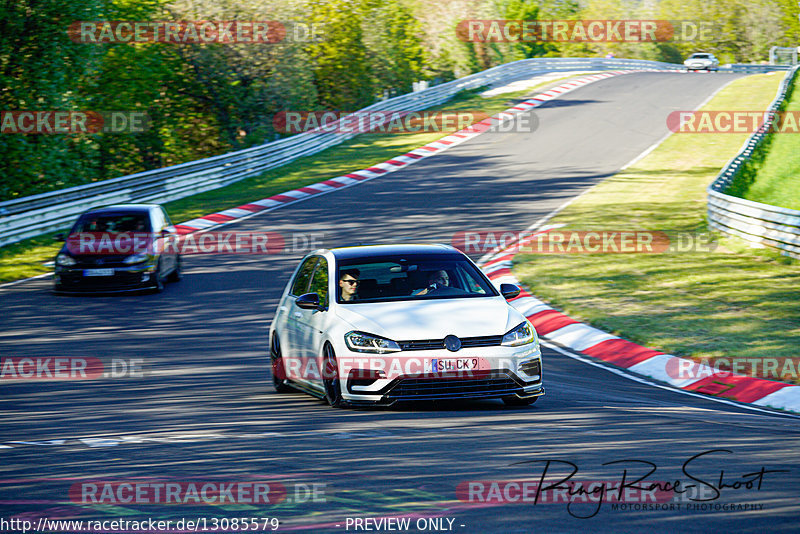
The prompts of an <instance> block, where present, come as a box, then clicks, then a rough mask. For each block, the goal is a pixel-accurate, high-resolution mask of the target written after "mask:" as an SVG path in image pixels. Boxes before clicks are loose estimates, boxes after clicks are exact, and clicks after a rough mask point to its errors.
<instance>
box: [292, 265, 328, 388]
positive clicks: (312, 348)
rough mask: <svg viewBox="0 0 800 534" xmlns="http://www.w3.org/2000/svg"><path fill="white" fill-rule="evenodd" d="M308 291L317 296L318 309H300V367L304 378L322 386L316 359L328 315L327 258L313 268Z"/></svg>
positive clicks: (318, 363)
mask: <svg viewBox="0 0 800 534" xmlns="http://www.w3.org/2000/svg"><path fill="white" fill-rule="evenodd" d="M308 292H309V293H316V294H317V295H318V296H319V303H320V308H322V309H319V310H301V312H302V313H301V316H300V319H299V322H300V323H301V324H300V325H299V329H298V332H300V337H301V339H302V340H301V344H302V349H301V351H300V352H301V356H300V359H301V362H300V363H301V366H302V367H301V368H302V370H303V375H304V378H305V379H306V380H307V381H308V382H309V383H310V384H312V385H316V386H319V387H322V378H323V377H322V374H323V372H324V369H323V367H322V365H321V362H320V361H319V359H318V357H317V356H318V355H319V354H320V352H321V351H322V346H321V344H322V338H323V334H324V332H325V322H326V320H327V319H328V316H329V315H330V314H329V313H328V311H327V308H328V260H326V259H325V258H319V262H318V263H317V265H316V268H315V269H314V274H313V276H312V278H311V284H310V285H309V288H308Z"/></svg>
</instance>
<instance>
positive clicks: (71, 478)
mask: <svg viewBox="0 0 800 534" xmlns="http://www.w3.org/2000/svg"><path fill="white" fill-rule="evenodd" d="M734 76H736V75H729V74H708V75H705V74H683V73H637V74H628V75H622V76H617V77H614V78H610V79H606V80H602V81H599V82H596V83H593V84H590V85H588V86H586V87H583V88H581V89H578V90H575V91H574V92H571V93H569V94H567V95H565V96H564V97H562V98H559V99H557V100H554V101H552V102H550V103H548V104H546V105H545V106H543V107H541V108H538V109H536V110H535V111H534V112H535V113H536V114H537V116H538V119H539V127H538V129H537V130H536V131H534V132H532V133H506V134H500V133H490V134H485V135H482V136H479V137H477V138H475V139H473V140H471V141H468V142H466V143H464V144H463V145H460V146H458V147H455V148H453V149H451V150H449V151H447V152H445V153H443V154H441V155H436V156H434V157H431V158H428V159H426V160H424V161H422V162H419V163H416V164H414V165H411V166H409V167H408V168H406V169H403V170H401V171H398V172H395V173H392V174H388V175H386V176H384V177H381V178H378V179H375V180H372V181H369V182H366V183H363V184H360V185H357V186H355V187H349V188H343V189H340V190H337V191H335V192H332V193H330V194H326V195H322V196H319V197H315V198H312V199H309V200H307V201H304V202H299V203H295V204H292V205H289V206H286V207H284V208H282V209H278V210H275V211H271V212H267V213H262V214H259V215H257V216H255V217H252V218H250V219H247V220H244V221H241V222H237V223H235V224H232V225H229V226H227V227H226V228H225V230H231V231H273V232H280V233H282V234H283V235H284V236H286V237H287V239H288V240H289V243H291V240H292V236H296V237H297V238H298V242H299V243H298V244H302V241H303V240H304V239H307V238H308V237H313V238H315V239H316V240H317V242H318V243H321V244H323V245H324V246H326V247H332V246H337V245H342V244H350V243H388V242H422V243H429V242H445V243H449V242H451V240H452V238H453V235H454V234H455V233H456V232H459V231H475V230H510V231H521V230H523V229H525V228H526V227H528V226H529V225H530V224H531V223H533V222H535V221H536V220H537V219H539V218H540V217H542V216H543V215H545V214H547V213H549V212H550V211H551V210H553V209H555V208H556V207H558V206H560V205H561V204H562V203H563V202H565V201H566V200H568V199H569V198H572V197H573V196H575V195H577V194H579V193H581V192H582V191H584V190H586V189H587V188H588V187H590V186H591V185H593V184H595V183H597V182H598V181H600V180H602V179H603V178H605V177H608V176H610V175H612V174H614V172H616V171H617V170H618V169H619V168H620V167H622V166H623V165H625V164H626V163H628V162H629V161H630V160H632V159H633V158H634V157H636V156H637V155H639V154H640V153H642V152H643V151H644V150H646V149H647V148H648V147H650V146H651V145H652V144H653V143H655V142H656V141H658V140H659V139H661V138H662V137H663V136H664V135H665V134H666V133H667V128H666V117H667V115H668V114H669V113H670V112H671V111H674V110H686V109H694V108H695V107H696V106H698V105H699V104H700V103H702V102H703V101H704V100H705V99H706V98H708V96H709V95H711V94H712V93H713V92H714V91H715V90H717V89H718V88H720V87H721V86H723V85H724V84H726V83H728V82H729V81H731V80H732V79H733V77H734ZM354 170H355V169H354ZM253 200H256V199H253ZM299 248H301V247H299ZM299 248H298V250H292V249H291V247H290V248H289V250H287V251H285V252H284V253H282V254H276V255H272V256H213V255H211V256H191V257H186V258H185V266H186V269H185V277H184V279H183V280H182V281H181V282H180V283H178V284H171V285H168V286H167V289H166V291H165V292H164V293H162V294H158V295H139V296H128V297H105V296H103V297H67V296H55V295H53V294H51V293H50V291H49V290H50V285H51V283H52V281H51V280H49V279H39V280H31V281H28V282H24V283H22V284H17V285H14V286H11V287H7V288H2V289H0V303H1V304H2V310H3V313H2V317H0V355H2V356H3V357H9V356H11V357H15V358H21V357H55V356H71V357H95V358H99V359H100V360H102V361H103V362H105V363H109V362H110V361H111V360H112V359H118V360H124V361H130V360H131V359H140V360H141V365H142V368H143V370H144V376H143V377H138V378H116V379H103V380H86V381H57V380H49V381H36V380H23V381H4V382H3V383H0V445H3V446H5V448H0V479H2V483H0V520H1V519H6V520H8V519H9V518H10V517H12V516H14V517H17V518H33V520H34V523H36V521H38V518H39V517H48V518H50V519H53V518H57V517H62V518H73V519H114V518H123V519H129V520H131V519H144V518H148V517H150V518H155V519H162V520H173V521H177V520H178V519H180V518H188V519H196V518H202V517H205V518H206V519H207V521H210V520H211V518H213V517H217V518H222V517H225V518H233V517H259V518H263V517H277V518H278V519H279V520H280V521H281V528H280V530H281V531H283V530H299V531H307V532H354V531H356V530H354V527H353V524H352V523H351V524H350V528H349V529H348V528H347V525H348V523H347V518H351V519H353V518H373V519H377V518H385V517H398V516H407V517H411V518H412V519H411V524H412V527H413V528H412V529H411V530H409V531H410V532H418V531H419V530H417V529H416V521H417V519H418V518H450V519H453V523H452V530H453V531H457V532H464V533H473V532H479V533H483V532H487V533H489V532H502V533H513V532H521V533H522V532H538V531H555V532H575V531H587V530H589V531H595V532H637V533H639V532H641V531H642V530H647V531H649V532H701V531H702V532H708V531H711V530H715V531H724V530H730V531H734V530H735V531H738V532H750V531H752V532H761V531H764V530H766V529H769V530H770V531H772V532H781V531H794V530H795V529H796V524H797V519H798V517H800V504H798V501H797V493H798V489H800V476H798V471H797V468H796V465H797V463H798V461H800V439H799V438H800V425H799V424H798V420H797V419H796V418H792V417H788V416H783V415H777V414H769V413H761V412H754V411H751V410H748V409H746V408H744V407H740V406H734V405H729V404H722V403H718V402H715V401H713V400H709V399H706V398H701V397H697V396H690V395H685V394H682V393H679V392H676V391H673V390H667V389H661V388H656V387H653V386H652V385H648V384H644V383H640V382H637V381H633V380H630V379H628V378H625V377H623V376H619V375H618V374H614V373H612V372H609V371H608V370H607V369H604V368H601V367H596V366H592V365H587V364H586V363H583V362H580V361H577V360H575V359H572V358H569V357H567V356H565V355H563V354H561V353H559V352H556V351H554V350H551V349H545V350H544V376H545V384H546V389H547V395H546V396H545V397H543V398H542V399H540V400H539V402H538V403H537V404H535V405H534V406H532V407H530V408H513V409H512V408H506V407H504V406H503V405H502V404H501V403H500V402H495V401H484V402H465V403H436V404H411V405H407V406H395V407H392V408H388V409H379V410H335V409H331V408H329V407H327V406H325V405H323V404H322V403H321V402H320V401H317V400H315V399H313V398H311V397H308V396H306V395H304V394H300V393H297V394H276V393H274V392H273V391H272V387H271V385H270V379H269V365H268V352H267V350H268V347H267V332H268V328H269V324H270V321H271V318H272V315H273V312H274V310H275V307H276V305H277V301H278V298H279V297H280V294H281V292H282V289H283V286H284V285H285V284H286V282H287V280H288V278H289V276H290V274H291V271H292V269H293V268H294V266H295V265H296V264H297V261H298V259H299V258H300V257H302V255H303V253H304V252H305V251H304V250H300V249H299ZM477 256H479V254H476V255H475V257H477ZM708 451H716V452H709V454H706V455H704V456H701V457H697V458H695V459H694V460H692V458H693V457H695V456H696V455H699V454H701V453H704V452H708ZM547 460H552V462H551V463H550V464H549V471H548V473H549V474H550V475H553V474H554V473H556V474H558V473H565V472H568V471H565V470H570V469H572V467H570V466H571V465H574V466H576V467H575V469H577V470H578V472H577V473H576V474H575V475H574V478H573V480H582V481H607V482H609V483H613V482H615V481H619V480H620V479H621V477H622V476H623V473H624V472H625V469H627V481H628V482H630V481H631V478H632V477H635V476H641V475H642V474H644V473H645V472H646V471H643V470H644V469H645V468H646V466H648V465H650V464H652V465H654V466H655V467H656V468H657V470H656V471H655V472H654V473H652V474H651V475H650V476H649V477H648V478H647V480H648V481H649V482H653V481H661V482H662V483H663V484H666V483H667V482H671V483H674V482H675V481H676V480H680V481H682V484H683V486H682V487H683V488H684V489H686V490H687V493H684V494H683V495H684V498H683V500H681V501H673V502H669V503H658V504H659V505H666V506H663V508H664V509H658V510H653V509H649V508H648V509H644V510H642V509H639V508H637V506H638V505H637V503H634V502H629V503H627V504H628V505H629V507H628V508H627V509H624V510H623V509H619V508H618V509H616V510H614V509H612V508H613V506H612V503H610V502H606V503H604V504H603V505H602V506H599V507H598V506H597V504H592V503H587V504H581V505H572V506H570V507H568V506H567V505H566V504H564V503H542V502H539V503H538V504H534V503H532V502H517V503H497V502H488V503H487V502H484V503H480V502H478V503H470V502H464V501H463V500H459V497H464V495H461V494H459V493H458V488H459V484H462V483H467V482H469V481H484V482H483V483H484V487H485V488H487V489H488V488H491V487H492V486H491V482H489V481H497V480H505V481H509V480H511V481H514V480H538V478H539V477H540V476H541V475H542V472H543V470H544V469H545V466H548V464H547V463H546V461H547ZM618 460H624V461H625V462H624V463H611V464H608V462H614V461H618ZM567 462H569V463H567ZM646 462H649V463H646ZM603 464H607V465H603ZM762 467H763V468H764V470H765V471H768V472H762V471H761V470H762ZM647 469H649V468H647ZM759 473H760V475H759ZM692 477H693V478H692ZM720 478H722V484H720ZM758 479H760V485H759V484H757V482H758V481H759V480H758ZM132 480H135V481H139V482H157V481H161V482H164V481H179V482H184V483H188V482H192V481H208V480H212V481H216V482H222V483H226V484H227V483H231V482H235V481H243V480H244V481H254V480H256V481H268V482H269V483H271V484H273V488H274V487H275V486H274V485H275V483H280V484H282V485H283V486H284V487H286V488H287V490H288V498H287V499H285V500H283V501H281V502H280V503H277V504H270V505H246V504H237V505H229V504H216V505H206V504H192V503H189V504H182V505H175V504H169V505H165V504H146V503H138V504H132V503H118V504H115V505H113V506H112V505H97V504H81V503H80V502H76V501H79V499H76V500H72V499H71V498H70V493H69V490H70V488H71V487H73V485H74V484H77V483H80V482H91V483H100V481H116V482H120V481H132ZM748 481H749V484H745V482H748ZM303 484H305V485H307V486H309V487H310V486H311V485H312V484H320V485H322V486H319V488H320V491H321V492H322V493H324V495H325V502H321V501H319V499H318V501H317V502H314V499H305V498H304V496H305V495H306V493H305V491H304V488H305V486H303ZM689 484H694V485H695V487H694V488H688V487H687V485H689ZM721 485H726V486H728V487H724V488H722V489H721V491H720V495H718V496H717V498H716V499H715V500H708V501H706V502H699V501H698V499H702V498H706V499H709V498H711V497H715V494H714V490H713V489H712V488H713V487H717V488H719V487H720V486H721ZM733 486H735V487H733ZM461 487H462V488H463V487H465V486H461ZM466 487H469V486H466ZM475 487H477V486H473V488H475ZM498 487H501V486H498ZM502 487H504V488H511V486H502ZM515 495H517V494H516V493H515V492H514V491H511V492H510V493H509V496H510V497H511V498H513V497H514V496H515ZM467 496H468V494H467ZM484 496H485V495H484ZM473 498H476V499H479V498H480V497H479V493H477V492H476V493H474V494H473ZM643 498H645V499H646V498H647V497H646V496H645V497H643ZM647 504H648V505H653V503H652V501H647ZM670 504H671V505H672V507H671V509H670V507H669V505H670ZM650 507H652V506H650ZM687 507H695V508H688V509H687ZM749 507H754V508H757V509H756V510H748V509H745V508H749ZM759 507H761V508H760V509H758V508H759ZM595 511H596V514H595V513H594V512H595ZM20 514H22V515H20ZM587 516H591V517H587ZM173 524H174V523H173ZM207 524H209V523H207ZM448 524H449V523H448V522H447V521H443V525H445V526H446V525H448ZM1 525H2V524H1V523H0V526H1ZM337 525H339V526H337ZM424 526H425V527H426V529H427V530H426V531H429V532H430V531H434V529H432V528H430V527H431V524H426V525H424ZM0 530H3V529H2V528H0ZM9 530H10V531H14V530H13V529H9ZM225 531H226V532H232V531H234V530H232V529H230V528H228V529H226V530H225ZM239 531H241V529H240V530H239ZM361 531H364V530H361ZM385 531H389V530H371V532H385Z"/></svg>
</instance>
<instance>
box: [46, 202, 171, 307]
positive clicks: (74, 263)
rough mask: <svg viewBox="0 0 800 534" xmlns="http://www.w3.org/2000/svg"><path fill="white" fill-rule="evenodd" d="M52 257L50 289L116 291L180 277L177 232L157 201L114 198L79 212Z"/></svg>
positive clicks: (151, 286)
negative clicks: (125, 201)
mask: <svg viewBox="0 0 800 534" xmlns="http://www.w3.org/2000/svg"><path fill="white" fill-rule="evenodd" d="M56 239H57V240H59V241H64V245H63V246H62V247H61V250H60V251H59V252H58V255H57V256H56V260H55V284H54V290H55V291H56V292H60V293H84V292H98V293H116V292H124V291H138V290H146V289H150V290H153V291H156V292H159V291H161V290H163V289H164V283H165V281H167V280H168V281H178V280H180V278H181V257H180V254H179V252H178V247H177V239H178V234H177V233H176V231H175V227H174V226H173V225H172V222H171V221H170V219H169V216H168V215H167V213H166V211H164V208H163V207H161V206H159V205H158V204H118V205H114V206H106V207H102V208H94V209H91V210H89V211H87V212H85V213H84V214H83V215H81V216H80V217H79V218H78V220H77V221H76V222H75V224H74V225H73V226H72V229H71V230H70V231H69V234H67V236H64V234H58V235H57V236H56Z"/></svg>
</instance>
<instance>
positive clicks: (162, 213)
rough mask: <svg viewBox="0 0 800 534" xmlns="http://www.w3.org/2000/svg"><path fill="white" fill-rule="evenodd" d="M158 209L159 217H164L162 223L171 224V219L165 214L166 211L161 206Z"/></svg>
mask: <svg viewBox="0 0 800 534" xmlns="http://www.w3.org/2000/svg"><path fill="white" fill-rule="evenodd" d="M158 209H159V211H160V212H161V217H162V218H163V219H164V223H165V224H166V225H167V226H172V221H171V220H170V218H169V215H167V211H166V210H165V209H164V208H163V207H159V208H158Z"/></svg>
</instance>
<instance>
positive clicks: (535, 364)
mask: <svg viewBox="0 0 800 534" xmlns="http://www.w3.org/2000/svg"><path fill="white" fill-rule="evenodd" d="M519 368H520V370H521V371H523V372H524V373H525V374H526V375H530V376H536V375H538V374H541V372H542V370H541V368H540V366H539V360H538V359H537V360H530V361H527V362H525V363H523V364H521V365H520V366H519Z"/></svg>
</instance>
